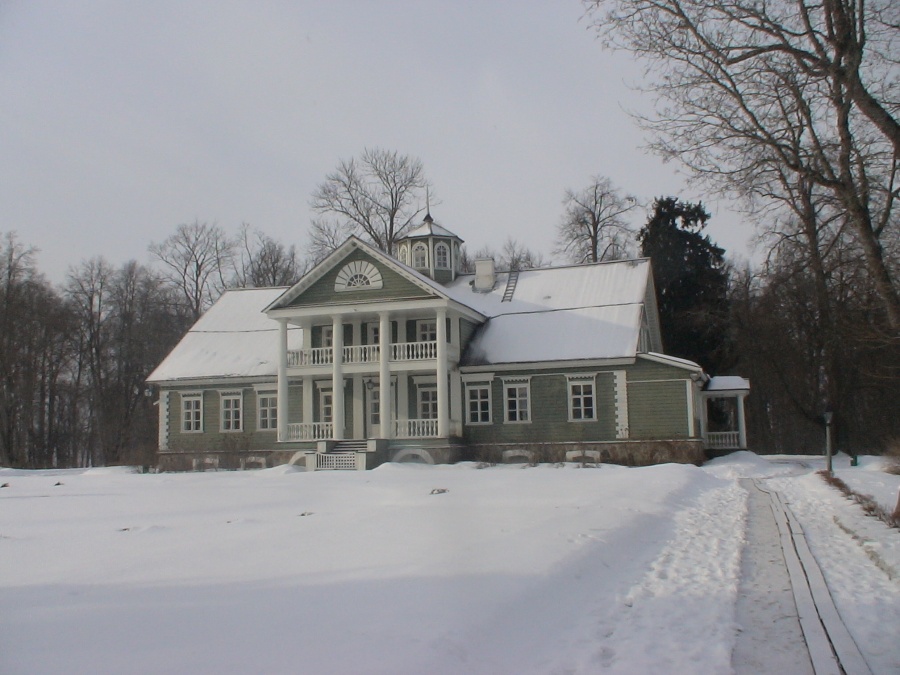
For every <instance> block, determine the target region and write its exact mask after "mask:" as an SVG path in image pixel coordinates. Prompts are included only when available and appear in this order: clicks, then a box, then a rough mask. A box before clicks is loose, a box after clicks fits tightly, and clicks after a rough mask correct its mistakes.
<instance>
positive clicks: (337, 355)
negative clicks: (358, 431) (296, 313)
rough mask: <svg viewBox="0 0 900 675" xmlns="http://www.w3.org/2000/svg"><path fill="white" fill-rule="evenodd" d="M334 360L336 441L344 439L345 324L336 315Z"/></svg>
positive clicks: (332, 379) (332, 367)
mask: <svg viewBox="0 0 900 675" xmlns="http://www.w3.org/2000/svg"><path fill="white" fill-rule="evenodd" d="M331 331H332V334H333V337H332V347H333V349H332V350H331V351H332V354H333V361H332V366H331V397H332V398H331V402H332V405H333V408H332V423H333V426H334V433H333V437H334V440H336V441H342V440H344V364H343V357H344V324H342V323H341V317H340V316H339V315H335V316H334V317H332V319H331Z"/></svg>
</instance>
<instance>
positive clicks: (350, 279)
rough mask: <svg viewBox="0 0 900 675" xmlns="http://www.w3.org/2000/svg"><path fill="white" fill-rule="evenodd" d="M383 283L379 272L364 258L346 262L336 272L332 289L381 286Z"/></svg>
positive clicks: (351, 289)
mask: <svg viewBox="0 0 900 675" xmlns="http://www.w3.org/2000/svg"><path fill="white" fill-rule="evenodd" d="M383 285H384V280H383V279H382V277H381V272H379V271H378V268H377V267H375V265H373V264H372V263H370V262H368V261H366V260H354V261H353V262H351V263H347V264H346V265H344V266H343V267H342V268H341V271H340V272H338V273H337V277H335V280H334V290H336V291H353V290H360V289H369V288H381V287H382V286H383Z"/></svg>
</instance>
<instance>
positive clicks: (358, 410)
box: [351, 319, 366, 438]
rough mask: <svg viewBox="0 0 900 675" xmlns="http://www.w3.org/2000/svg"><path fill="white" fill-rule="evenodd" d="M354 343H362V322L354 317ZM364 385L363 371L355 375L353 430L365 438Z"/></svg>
mask: <svg viewBox="0 0 900 675" xmlns="http://www.w3.org/2000/svg"><path fill="white" fill-rule="evenodd" d="M352 326H353V344H354V345H361V344H362V323H361V321H360V319H353V322H352ZM365 393H366V392H365V390H364V387H363V376H362V374H361V373H356V374H355V375H353V412H352V413H351V415H352V417H353V430H352V431H351V433H352V435H353V438H365V437H366V435H365V434H366V431H365V429H366V427H365V420H366V418H365V406H366V396H365Z"/></svg>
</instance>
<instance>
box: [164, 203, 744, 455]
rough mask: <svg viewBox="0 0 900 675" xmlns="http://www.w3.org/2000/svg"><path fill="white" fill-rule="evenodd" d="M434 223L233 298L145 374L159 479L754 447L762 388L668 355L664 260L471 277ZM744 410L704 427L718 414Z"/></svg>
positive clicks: (449, 237) (480, 265) (346, 249)
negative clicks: (752, 411)
mask: <svg viewBox="0 0 900 675" xmlns="http://www.w3.org/2000/svg"><path fill="white" fill-rule="evenodd" d="M461 244H462V241H461V240H460V239H459V237H457V236H456V235H454V234H453V233H452V232H450V231H448V230H446V229H444V228H442V227H440V226H439V225H437V224H436V223H434V221H433V220H432V219H431V217H430V216H426V219H425V221H424V222H423V223H422V225H421V226H420V227H418V228H416V229H415V230H413V231H412V232H410V233H409V234H408V235H407V236H406V237H405V238H404V239H402V240H401V241H400V242H398V246H397V257H396V258H394V257H392V256H389V255H387V254H385V253H383V252H381V251H379V250H377V249H375V248H373V247H372V246H370V245H368V244H367V243H365V242H363V241H361V240H359V239H357V238H355V237H351V238H350V239H348V240H347V241H346V242H344V244H343V245H341V246H340V247H339V248H338V249H337V250H335V251H334V252H333V253H332V254H331V255H330V256H328V257H327V258H326V259H325V260H323V261H322V262H321V263H319V264H318V265H317V266H316V267H315V268H313V269H312V270H311V271H310V272H309V273H308V274H306V275H305V276H304V277H303V278H302V279H301V280H300V281H299V282H298V283H297V284H295V285H294V286H292V287H291V288H263V289H247V290H234V291H228V292H226V293H225V294H224V295H223V296H222V297H221V298H220V299H219V301H218V302H217V303H216V304H215V305H214V306H213V307H211V308H210V309H209V310H208V311H207V312H206V314H205V315H204V316H203V317H201V318H200V320H199V321H197V323H196V324H195V325H194V326H193V327H192V328H191V329H190V331H189V332H188V333H187V334H186V335H185V337H184V338H183V339H182V340H181V342H180V343H179V344H178V345H177V346H176V347H175V349H174V350H173V351H172V352H171V353H170V354H169V356H168V357H166V359H165V360H164V361H163V363H161V364H160V366H159V367H158V368H157V369H156V370H155V371H154V372H153V373H152V374H151V376H150V378H149V382H150V383H152V384H153V385H155V386H156V387H158V389H159V412H160V417H159V464H160V468H161V469H163V470H167V469H172V470H178V469H192V468H193V469H205V468H246V467H251V466H253V467H256V466H272V465H275V464H279V463H285V462H291V463H294V464H297V465H301V466H304V467H305V468H306V469H307V470H318V469H365V468H372V467H375V466H377V465H379V464H381V463H383V462H388V461H394V462H397V461H418V462H427V463H445V462H454V461H458V460H461V459H469V460H477V461H492V462H493V461H498V462H499V461H526V462H539V461H566V460H569V461H588V462H616V463H622V464H651V463H659V462H698V461H702V460H703V459H704V457H705V452H706V451H707V450H709V449H710V448H715V449H721V448H726V447H727V448H732V447H733V448H741V447H746V434H745V432H744V429H745V424H744V417H743V399H744V397H745V396H746V395H747V393H748V391H749V384H748V383H747V382H746V380H743V379H741V378H734V377H732V378H727V381H725V380H722V381H721V382H720V383H719V384H720V386H716V379H717V378H713V380H712V381H711V380H710V378H709V377H707V376H706V374H705V373H704V372H703V369H702V368H701V367H700V366H699V365H697V364H695V363H692V362H689V361H685V360H682V359H678V358H674V357H671V356H666V355H665V354H664V353H663V346H662V336H661V335H660V329H659V320H658V313H657V308H656V296H655V291H654V287H653V278H652V274H651V270H650V261H649V260H646V259H639V260H627V261H616V262H604V263H596V264H586V265H573V266H563V267H550V268H543V269H533V270H523V271H520V272H515V271H513V272H509V271H498V270H496V269H495V268H494V262H493V260H489V259H488V260H478V261H476V262H475V268H476V269H475V272H474V274H471V273H469V274H464V273H461V272H460V259H461V255H460V246H461ZM722 399H725V400H729V401H732V402H733V403H734V405H733V406H732V410H733V411H734V413H735V414H733V415H732V416H731V417H730V418H729V419H730V420H731V423H730V424H731V426H732V427H733V428H728V429H724V430H721V429H720V430H715V431H713V430H710V429H708V428H707V427H708V424H707V414H706V409H707V405H708V403H709V401H710V400H713V401H716V400H722Z"/></svg>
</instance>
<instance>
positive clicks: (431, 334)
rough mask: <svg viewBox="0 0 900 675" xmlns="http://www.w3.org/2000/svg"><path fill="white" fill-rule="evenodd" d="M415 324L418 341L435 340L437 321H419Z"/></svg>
mask: <svg viewBox="0 0 900 675" xmlns="http://www.w3.org/2000/svg"><path fill="white" fill-rule="evenodd" d="M416 326H417V331H416V332H417V333H418V335H419V342H434V341H435V340H437V321H419V322H418V323H417V324H416Z"/></svg>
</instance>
